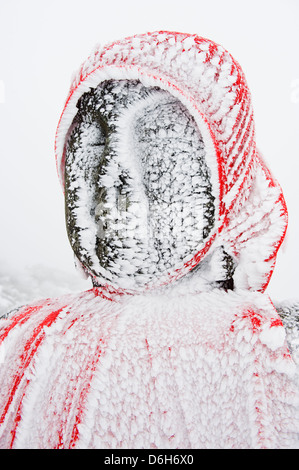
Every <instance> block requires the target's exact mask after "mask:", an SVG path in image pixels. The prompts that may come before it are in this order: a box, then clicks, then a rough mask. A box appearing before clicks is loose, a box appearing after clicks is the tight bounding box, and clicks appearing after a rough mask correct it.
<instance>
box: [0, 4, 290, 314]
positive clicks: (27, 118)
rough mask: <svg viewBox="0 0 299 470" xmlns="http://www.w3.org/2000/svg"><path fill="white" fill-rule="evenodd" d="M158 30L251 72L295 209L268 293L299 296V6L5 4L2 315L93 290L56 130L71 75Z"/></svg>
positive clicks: (273, 160)
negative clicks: (104, 49) (70, 228)
mask: <svg viewBox="0 0 299 470" xmlns="http://www.w3.org/2000/svg"><path fill="white" fill-rule="evenodd" d="M155 30H170V31H179V32H187V33H197V34H198V35H200V36H204V37H207V38H209V39H212V40H213V41H215V42H217V43H219V44H221V45H222V46H223V47H224V48H225V49H227V50H228V51H229V52H230V53H231V54H232V55H233V56H234V58H235V59H236V60H237V61H238V62H239V63H240V65H241V67H242V68H243V70H244V73H245V76H246V78H247V82H248V84H249V88H250V90H251V94H252V99H253V107H254V112H255V123H256V138H257V145H258V147H259V149H260V150H261V152H262V154H263V156H264V158H265V160H266V162H267V163H268V165H269V167H270V169H271V171H272V172H273V174H274V176H275V177H276V178H277V179H278V181H279V183H280V184H281V186H282V188H283V191H284V195H285V199H286V202H287V206H288V211H289V228H288V233H287V239H286V241H285V242H284V244H283V246H282V248H281V250H280V252H279V255H278V260H277V264H276V269H275V271H274V274H273V277H272V280H271V282H270V285H269V287H268V293H269V294H270V296H271V297H272V298H273V299H277V300H282V299H289V298H293V299H296V298H297V299H298V298H299V292H298V291H299V288H298V271H299V269H298V266H299V250H298V246H297V239H298V236H299V222H298V210H297V204H298V194H299V193H298V191H299V190H298V173H299V162H298V155H299V134H298V128H299V57H298V48H299V1H298V0H283V1H280V0H259V1H256V0H252V1H250V2H249V1H248V2H247V1H240V0H226V1H222V0H209V1H208V0H207V1H202V0H184V1H178V0H151V1H147V2H142V1H137V0H126V1H120V0H114V1H102V0H84V1H78V0H59V1H58V0H51V1H37V0H26V1H24V0H23V1H22V0H0V158H1V172H0V175H1V176H0V215H1V218H0V223H1V230H0V250H1V251H0V314H1V313H4V312H6V311H8V310H10V309H11V308H13V307H15V306H17V305H21V304H22V303H26V302H30V301H32V300H34V299H39V298H43V297H50V296H56V295H61V294H63V293H67V292H70V291H80V290H85V289H89V288H91V284H90V281H85V280H83V279H81V277H80V275H79V273H78V272H77V271H76V270H75V267H74V262H73V254H72V250H71V248H70V245H69V243H68V239H67V235H66V229H65V222H64V200H63V194H62V190H61V187H60V185H59V182H58V177H57V173H56V165H55V157H54V137H55V131H56V126H57V124H58V120H59V117H60V114H61V112H62V109H63V105H64V101H65V99H66V97H67V93H68V89H69V86H70V80H71V76H72V74H73V72H74V71H76V70H77V69H78V68H79V66H80V64H81V63H82V62H83V61H84V60H85V59H86V58H87V56H88V55H89V54H90V53H91V51H92V49H93V48H94V46H95V45H96V44H97V43H100V44H105V43H106V42H110V41H113V40H116V39H120V38H123V37H125V36H130V35H133V34H136V33H144V32H147V31H155Z"/></svg>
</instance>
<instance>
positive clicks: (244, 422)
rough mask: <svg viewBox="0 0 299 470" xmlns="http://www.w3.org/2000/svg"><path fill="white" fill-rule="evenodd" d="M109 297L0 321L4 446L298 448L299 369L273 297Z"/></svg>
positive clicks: (66, 300)
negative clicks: (297, 379)
mask: <svg viewBox="0 0 299 470" xmlns="http://www.w3.org/2000/svg"><path fill="white" fill-rule="evenodd" d="M102 294H104V297H105V292H101V290H99V291H97V289H94V290H92V291H89V292H85V293H82V294H79V295H68V296H65V297H61V298H60V299H52V300H48V301H44V302H40V303H37V304H36V305H33V306H30V307H27V308H22V309H21V310H19V311H18V312H15V313H13V314H12V315H11V316H10V317H9V318H8V319H2V320H0V333H1V335H2V336H5V339H4V343H3V345H4V350H5V364H6V367H2V366H1V367H0V382H1V384H2V386H1V389H0V410H1V413H2V424H1V427H0V447H1V448H8V447H10V445H12V447H13V448H15V449H18V448H59V447H62V448H87V449H93V448H106V449H126V448H127V449H130V448H131V449H132V448H137V449H142V448H148V449H150V448H160V449H184V448H186V449H189V448H191V449H195V448H203V449H205V448H208V449H211V448H239V449H241V448H248V449H252V448H256V449H263V448H267V449H270V448H273V449H275V448H292V447H294V446H296V445H297V446H298V405H299V402H298V387H296V385H295V382H294V380H293V379H294V376H295V374H296V366H295V364H294V362H293V361H292V358H291V356H290V354H289V351H288V349H287V346H286V343H285V342H282V341H281V336H282V334H284V330H283V326H282V323H281V321H280V320H279V317H278V315H277V313H276V311H275V309H274V308H273V306H272V304H271V302H270V300H269V299H268V298H267V296H265V295H263V294H258V293H249V292H244V291H243V292H238V293H236V292H232V291H231V292H224V291H221V290H219V289H217V290H214V291H211V292H208V293H202V294H195V295H190V294H189V293H188V294H186V293H185V294H181V295H178V293H177V292H176V289H174V290H173V291H172V293H168V294H167V295H165V294H147V295H136V296H122V297H120V298H117V297H113V296H112V297H111V298H110V299H109V298H106V299H105V298H103V297H102ZM16 321H18V328H14V329H12V330H11V332H10V333H9V334H6V333H7V331H8V330H9V329H10V328H11V327H12V325H13V324H14V323H15V322H16ZM265 331H267V334H266V337H265V334H264V332H265ZM20 335H21V337H22V340H23V343H22V342H20V341H19V338H20ZM265 340H266V341H265ZM24 345H26V346H27V348H26V349H24V347H23V346H24ZM8 365H9V367H8ZM16 377H20V381H19V382H16ZM14 384H15V385H17V386H15V387H13V385H14ZM3 410H6V413H5V415H4V416H3Z"/></svg>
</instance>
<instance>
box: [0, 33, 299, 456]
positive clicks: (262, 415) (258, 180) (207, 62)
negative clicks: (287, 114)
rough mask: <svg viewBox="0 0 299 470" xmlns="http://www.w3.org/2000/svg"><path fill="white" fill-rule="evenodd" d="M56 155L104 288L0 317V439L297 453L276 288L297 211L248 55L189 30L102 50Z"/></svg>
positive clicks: (292, 374)
mask: <svg viewBox="0 0 299 470" xmlns="http://www.w3.org/2000/svg"><path fill="white" fill-rule="evenodd" d="M56 159H57V168H58V173H59V177H60V181H61V184H62V187H63V189H64V192H65V200H66V221H67V229H68V236H69V239H70V243H71V245H72V248H73V250H74V253H75V256H76V259H77V261H76V262H77V264H78V266H79V267H80V269H81V268H82V269H83V271H84V273H85V274H87V275H88V276H90V277H91V278H92V281H93V286H94V287H93V289H91V290H89V291H87V292H84V293H82V294H74V295H68V296H65V297H63V298H59V299H46V300H43V301H40V302H37V303H36V304H34V305H31V306H25V307H22V308H20V309H18V310H16V311H14V312H11V313H10V314H9V315H7V316H6V317H5V318H2V319H1V321H0V335H1V336H0V338H1V339H0V340H1V356H0V357H1V358H2V359H3V360H2V364H1V366H0V384H1V388H0V415H1V418H0V447H1V448H112V449H113V448H159V449H163V448H175V449H179V448H186V449H187V448H292V447H298V442H299V438H298V409H299V397H298V378H297V375H298V371H297V367H296V362H297V357H296V355H295V354H293V351H294V350H295V349H296V348H295V346H294V347H293V348H292V347H291V346H290V347H288V344H287V341H289V345H290V342H291V343H292V342H293V341H294V339H293V338H294V337H295V336H296V335H295V336H294V334H293V330H294V328H293V326H292V325H291V323H290V322H288V328H284V326H283V323H282V320H281V318H280V316H279V314H278V313H277V311H276V309H275V307H274V306H273V304H272V302H271V300H270V299H269V297H268V296H267V294H266V293H265V289H266V287H267V285H268V283H269V281H270V278H271V274H272V272H273V269H274V265H275V260H276V255H277V252H278V249H279V247H280V245H281V243H282V241H283V238H284V235H285V231H286V227H287V210H286V206H285V202H284V198H283V194H282V191H281V188H280V187H279V185H278V183H277V182H276V180H275V179H274V178H273V176H272V175H271V173H270V172H269V170H268V168H267V166H266V165H265V163H264V162H263V160H262V158H261V156H260V154H259V152H258V151H257V148H256V144H255V136H254V122H253V112H252V107H251V100H250V93H249V90H248V86H247V84H246V81H245V77H244V74H243V72H242V70H241V68H240V66H239V64H238V63H237V62H236V61H235V60H234V59H233V58H232V56H231V55H230V54H229V53H228V52H227V51H225V50H224V49H223V48H222V47H221V46H219V45H217V44H215V43H214V42H212V41H210V40H207V39H204V38H201V37H198V36H196V35H189V34H181V33H172V32H155V33H148V34H143V35H137V36H134V37H131V38H126V39H124V40H121V41H118V42H114V43H112V44H110V45H108V46H105V47H104V48H97V49H96V50H95V52H94V53H93V54H92V56H91V57H90V58H89V59H88V60H87V61H86V62H85V63H84V64H83V65H82V66H81V68H80V70H79V72H78V74H77V75H76V76H75V77H74V80H73V83H72V85H71V89H70V92H69V95H68V98H67V100H66V104H65V107H64V110H63V113H62V116H61V118H60V121H59V125H58V129H57V135H56ZM116 201H117V211H115V207H116V206H115V204H116ZM114 206H115V207H114ZM170 208H171V209H170ZM108 222H109V223H108ZM142 229H143V230H142ZM282 310H283V309H282ZM282 318H283V315H282ZM283 320H284V318H283ZM295 328H296V327H295ZM290 331H291V332H292V333H290ZM286 333H287V334H288V337H286ZM297 337H298V336H296V338H297ZM290 351H291V353H292V355H291V353H290Z"/></svg>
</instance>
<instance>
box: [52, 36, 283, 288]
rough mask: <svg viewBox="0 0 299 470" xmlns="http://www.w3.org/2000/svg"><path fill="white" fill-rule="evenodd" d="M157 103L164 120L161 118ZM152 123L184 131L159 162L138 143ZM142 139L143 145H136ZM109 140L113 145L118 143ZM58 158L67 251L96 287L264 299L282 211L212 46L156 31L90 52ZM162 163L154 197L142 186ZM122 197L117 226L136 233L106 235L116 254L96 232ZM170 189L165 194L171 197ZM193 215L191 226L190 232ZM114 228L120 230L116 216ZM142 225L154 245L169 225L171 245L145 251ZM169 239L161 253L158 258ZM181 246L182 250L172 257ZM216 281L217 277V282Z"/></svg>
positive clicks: (62, 125) (245, 96)
mask: <svg viewBox="0 0 299 470" xmlns="http://www.w3.org/2000/svg"><path fill="white" fill-rule="evenodd" d="M124 88H126V94H125V96H133V95H132V93H133V94H134V93H135V95H134V99H133V98H132V99H131V101H130V100H129V99H127V100H126V105H125V106H124V105H123V103H124V100H123V101H122V102H121V103H122V104H121V106H122V107H121V106H120V105H119V102H118V99H117V97H119V96H121V95H122V94H124V93H123V90H124ZM128 90H129V91H128ZM128 93H131V95H128ZM137 95H138V96H137ZM136 96H137V98H136ZM111 97H112V98H111ZM109 100H110V101H109ZM104 102H105V103H104ZM103 103H104V104H105V106H104V108H105V112H106V117H107V116H108V117H109V119H110V121H109V126H108V131H107V130H106V135H104V136H102V137H103V142H100V140H101V138H102V137H101V136H100V134H99V133H101V132H102V134H103V131H102V130H101V129H102V128H103V125H102V120H103V116H104V114H105V113H104V111H103V112H102V116H101V115H99V114H96V113H101V106H102V105H103ZM115 103H116V105H115ZM161 103H162V104H163V103H164V108H163V110H162V111H161V113H162V114H161V113H160V114H159V112H158V111H159V106H160V105H161ZM119 106H120V107H121V109H120V107H119ZM161 106H162V105H161ZM102 107H103V106H102ZM179 108H180V109H179ZM115 109H117V112H115V114H113V113H114V111H115ZM157 110H158V111H157ZM165 110H168V111H165ZM178 110H179V111H178ZM95 114H96V115H95ZM182 116H184V117H182ZM160 118H161V119H162V121H163V122H162V124H164V127H165V126H166V125H167V121H169V120H170V121H171V119H172V124H173V125H172V128H171V129H172V131H173V132H174V128H175V125H174V124H175V123H177V124H178V125H180V124H182V125H184V129H183V130H182V129H178V131H177V134H176V138H177V140H176V142H177V143H178V145H173V147H171V144H165V146H164V147H163V149H164V150H163V149H162V150H161V146H160V148H159V149H160V150H159V151H153V139H152V138H151V137H149V139H148V140H147V139H146V138H145V137H144V135H145V134H146V132H147V135H150V131H151V130H153V129H152V127H153V126H152V124H151V125H148V123H149V122H152V123H153V122H154V123H155V124H156V126H157V128H158V130H159V131H160V133H161V125H160V127H159V119H160ZM104 124H105V123H104ZM147 125H148V129H147V131H146V126H147ZM104 127H105V125H104ZM106 127H107V125H106ZM162 127H163V126H162ZM100 128H101V129H100ZM99 129H100V130H99ZM132 129H133V130H132ZM140 129H141V130H142V132H143V134H142V137H140V139H139V137H138V135H139V134H138V133H140V132H141V131H140ZM144 129H145V130H144ZM190 129H191V130H190ZM194 129H195V130H196V131H194ZM168 131H169V128H168V130H167V132H168ZM113 132H114V133H116V134H117V138H116V141H115V142H114V141H113ZM104 134H105V132H104ZM136 136H137V137H136ZM188 136H189V137H188ZM192 136H193V137H192ZM194 136H195V137H194ZM136 139H137V144H136ZM138 139H139V140H138ZM192 139H193V141H192V143H191V144H190V141H191V140H192ZM184 140H185V141H187V140H188V142H189V143H188V147H187V149H186V147H185V148H184V146H183V148H182V149H181V151H178V147H179V145H183V142H184ZM107 142H108V144H107ZM111 142H112V143H113V142H114V146H113V151H110V153H109V152H108V153H107V151H106V153H105V151H103V149H107V146H108V147H109V145H110V144H111ZM147 142H148V143H147ZM138 145H139V147H138ZM136 148H137V150H138V151H136ZM149 148H150V149H151V150H150V151H149V150H148V149H149ZM169 148H171V149H172V150H173V152H172V155H174V152H176V154H175V157H173V159H175V161H172V160H171V156H167V149H169ZM99 149H100V150H99ZM55 151H56V160H57V169H58V173H59V178H60V181H61V184H62V186H63V188H64V190H65V194H66V212H67V226H68V234H69V238H70V242H71V245H72V247H73V249H74V252H75V255H76V257H77V258H78V259H79V263H80V264H81V265H82V266H83V269H84V270H85V271H87V272H88V274H89V275H90V276H91V277H92V279H93V283H94V285H95V286H105V287H106V288H107V289H109V290H112V291H113V290H114V291H115V290H116V291H127V292H138V291H144V290H147V289H152V288H156V287H160V286H165V285H169V284H171V285H173V282H174V281H176V285H179V284H180V282H181V281H184V280H187V281H188V283H189V284H190V285H192V282H193V281H194V282H193V285H195V286H196V285H199V284H200V280H201V282H202V279H204V280H205V283H206V284H208V283H210V284H211V285H213V286H215V282H219V281H225V280H226V281H229V286H230V287H231V288H232V287H234V288H236V289H249V290H252V291H261V292H263V291H264V290H265V289H266V287H267V285H268V283H269V280H270V277H271V274H272V272H273V269H274V265H275V260H276V255H277V251H278V249H279V247H280V245H281V243H282V241H283V238H284V235H285V231H286V227H287V209H286V205H285V201H284V198H283V194H282V191H281V189H280V187H279V185H278V183H277V182H276V180H275V179H274V178H273V176H272V175H271V173H270V171H269V170H268V168H267V166H266V164H265V162H264V161H263V160H262V157H261V155H260V153H259V152H258V150H257V147H256V142H255V130H254V120H253V110H252V104H251V98H250V92H249V89H248V86H247V83H246V80H245V77H244V74H243V71H242V69H241V67H240V65H239V64H238V63H237V62H236V60H235V59H234V58H233V57H232V56H231V55H230V54H229V53H228V52H227V51H226V50H225V49H224V48H223V47H221V46H220V45H218V44H216V43H214V42H213V41H210V40H208V39H204V38H202V37H198V36H197V35H190V34H182V33H177V32H165V31H162V32H154V33H147V34H140V35H135V36H133V37H129V38H126V39H123V40H120V41H116V42H113V43H111V44H108V45H107V46H105V47H103V48H100V47H98V48H96V49H95V51H94V53H93V54H92V55H91V56H90V57H89V58H88V59H87V60H86V61H85V62H84V63H83V64H82V66H81V67H80V70H79V71H78V73H77V74H76V76H75V77H74V79H73V82H72V84H71V88H70V91H69V94H68V97H67V100H66V103H65V106H64V109H63V112H62V115H61V118H60V121H59V125H58V128H57V134H56V141H55ZM136 153H137V157H138V158H137V160H138V161H137V160H136ZM112 154H113V155H112ZM147 154H148V155H150V156H149V157H146V155H147ZM103 155H104V156H105V157H103ZM107 155H108V157H107ZM111 155H112V157H113V158H112V157H111ZM140 155H141V157H140ZM106 157H107V158H106ZM140 162H141V163H140ZM177 162H178V170H175V168H177V167H175V165H176V164H177ZM162 163H163V164H165V165H166V170H165V172H166V174H168V175H172V177H173V176H174V177H173V178H172V180H168V183H167V179H165V178H164V180H163V181H164V184H165V186H164V187H163V188H161V185H160V186H159V177H157V180H158V186H157V185H156V186H155V184H156V182H157V181H156V182H155V181H154V177H153V176H148V178H151V180H150V182H148V181H149V180H147V179H146V178H147V175H153V170H154V169H155V168H157V167H159V165H160V164H162ZM95 174H96V175H98V179H97V180H96V178H95V176H94V175H95ZM164 174H165V173H164ZM66 175H67V177H66ZM99 175H100V176H99ZM158 176H159V175H158ZM197 176H198V177H199V183H198V186H197V183H196V181H197V180H196V177H197ZM126 178H127V179H126ZM188 178H189V179H188ZM86 181H87V182H88V183H86ZM124 181H125V182H124ZM128 181H129V183H128ZM180 181H181V183H180V184H179V182H180ZM184 182H185V187H184ZM125 185H126V186H127V193H126V194H129V203H128V206H130V208H129V209H128V210H127V212H126V217H127V218H126V221H128V216H130V217H131V218H130V219H129V220H130V221H131V223H133V226H132V225H131V227H133V230H132V231H131V234H129V235H128V234H126V236H124V235H123V232H122V234H121V236H119V237H117V236H115V234H116V231H115V230H114V229H113V230H114V231H112V232H113V233H112V235H111V236H110V239H112V240H113V242H111V243H110V242H109V241H108V242H107V239H105V237H104V238H103V237H102V241H101V236H100V235H99V221H100V224H101V227H102V228H103V227H104V225H105V223H106V222H107V220H108V219H109V217H110V219H111V218H112V215H111V214H112V213H113V208H112V209H111V201H112V199H113V198H112V196H111V194H112V193H111V191H114V193H113V194H114V196H113V197H114V198H115V197H116V196H115V188H116V187H118V188H120V187H121V188H122V189H121V190H119V189H118V191H119V194H120V196H121V197H122V195H123V187H124V186H125ZM138 185H139V186H138ZM140 187H142V189H141V190H140ZM155 187H158V189H157V190H156V191H155ZM95 188H96V189H95ZM109 188H110V189H109ZM138 188H139V190H138ZM167 188H171V194H170V196H167V194H166V189H167ZM109 191H110V192H109ZM138 191H139V192H138ZM103 192H104V193H105V197H104V198H102V200H101V195H102V194H103ZM141 193H142V194H141ZM157 193H159V197H160V196H161V194H163V195H165V201H166V203H165V211H166V212H165V211H164V206H163V203H162V202H161V201H162V198H161V197H160V198H157V197H155V195H156V194H157ZM109 194H110V196H109ZM126 197H127V196H126ZM167 197H168V199H167ZM175 198H176V200H177V201H178V203H179V204H181V205H180V206H179V209H177V210H175V209H173V211H172V214H170V215H169V214H168V213H167V210H166V206H168V207H169V205H170V204H169V201H170V200H171V202H172V204H173V202H174V200H175ZM188 198H189V199H188ZM155 199H156V200H157V201H158V202H157V204H156V205H155V204H154V201H155ZM144 200H145V201H144ZM199 200H203V201H204V202H203V203H202V204H201V206H198V205H197V203H198V201H199ZM99 201H101V204H100V208H99ZM126 201H127V199H126V200H125V202H124V204H125V205H126V204H127V202H126ZM142 201H143V202H144V204H145V205H146V206H147V212H146V213H145V215H144V213H143V212H142V211H141V210H140V207H141V206H142ZM182 201H183V202H182ZM188 201H189V202H188ZM190 201H191V202H190ZM103 204H104V206H103ZM105 204H106V206H105ZM109 204H110V205H109ZM121 204H123V200H122V199H121ZM190 204H191V206H192V210H190ZM112 205H113V204H112ZM142 207H143V206H142ZM172 207H174V206H172ZM141 212H142V214H143V215H142V214H141ZM190 212H192V214H191V216H192V217H191V219H192V221H193V222H192V224H191V226H190V230H189V232H188V215H190ZM178 213H179V214H180V218H178ZM174 214H175V215H174ZM97 216H98V217H97ZM95 220H97V223H98V225H96V223H95ZM113 220H114V222H115V220H118V222H119V214H118V215H117V216H115V217H114V219H113ZM136 220H138V223H137V224H136V223H135V222H136ZM148 220H151V221H154V222H152V227H151V228H153V226H154V227H158V232H159V233H160V235H161V231H162V228H161V227H162V226H163V223H164V225H165V227H169V226H170V225H171V224H172V225H171V234H167V236H165V233H164V235H163V233H162V236H160V239H162V238H163V237H164V238H163V240H164V241H161V240H160V241H159V243H160V245H159V246H160V252H159V250H158V249H156V251H155V250H154V248H153V247H156V246H157V243H158V242H157V239H158V238H159V237H158V236H157V235H152V236H151V237H149V240H150V241H149V240H148V239H147V241H146V243H145V244H144V240H143V241H142V242H141V241H140V240H141V238H142V237H141V236H140V237H138V233H139V232H138V231H140V229H142V228H144V226H147V224H148ZM179 220H181V223H179ZM132 221H133V222H132ZM134 221H135V222H134ZM163 221H164V222H163ZM170 221H172V222H170ZM194 221H198V224H199V225H200V231H201V232H200V233H201V236H199V235H198V236H197V233H196V230H197V229H198V227H199V226H198V225H197V222H194ZM134 223H135V225H134ZM155 224H156V225H155ZM70 227H71V228H70ZM177 227H181V232H180V237H179V238H178V237H176V238H175V237H174V235H173V234H174V230H175V228H177ZM114 228H115V227H114ZM165 230H166V228H165ZM182 233H183V235H184V236H182ZM186 234H187V235H186ZM188 234H189V235H188ZM166 238H167V240H168V245H167V246H166V248H165V249H164V251H163V249H161V246H162V245H163V243H164V242H165V240H166ZM178 239H179V240H180V243H178ZM188 240H189V241H188ZM190 240H191V241H190ZM109 243H110V244H109ZM182 243H183V244H184V243H185V245H184V246H183V248H182V247H181V246H179V245H182ZM150 244H152V245H151V246H152V250H151V249H150V248H149V246H150ZM161 244H162V245H161ZM164 244H165V243H164ZM163 246H164V245H163ZM145 252H146V255H145V254H144V253H145ZM117 253H118V255H117ZM119 253H120V254H119ZM138 253H139V254H140V253H141V254H140V256H139V258H138ZM167 253H168V255H167ZM167 256H168V258H167ZM166 258H167V259H168V260H169V261H168V262H166V261H165V260H166ZM149 260H150V261H149ZM160 260H162V261H161V262H160ZM159 262H160V264H159ZM224 265H225V268H223V266H224ZM223 269H224V271H225V272H226V274H225V275H222V274H221V270H222V271H223ZM191 280H192V281H191ZM213 283H214V284H213ZM222 285H223V286H224V287H225V286H226V287H227V284H225V283H224V284H222Z"/></svg>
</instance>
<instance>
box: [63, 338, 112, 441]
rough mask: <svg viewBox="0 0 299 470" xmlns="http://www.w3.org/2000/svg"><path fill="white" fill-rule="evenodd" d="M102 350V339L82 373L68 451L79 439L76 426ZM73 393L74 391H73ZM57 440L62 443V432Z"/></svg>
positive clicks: (80, 418)
mask: <svg viewBox="0 0 299 470" xmlns="http://www.w3.org/2000/svg"><path fill="white" fill-rule="evenodd" d="M102 349H103V343H102V338H101V339H100V340H99V343H98V345H97V349H96V352H95V354H94V355H93V356H92V357H91V358H90V362H89V364H88V366H87V367H86V369H85V371H83V372H85V377H84V379H83V380H82V382H83V387H82V389H81V392H80V398H79V407H78V411H77V414H76V416H75V420H74V425H73V430H72V436H71V439H70V442H69V446H68V447H69V448H70V449H71V448H74V447H75V445H76V442H77V440H78V438H79V429H78V426H79V424H80V423H81V421H82V417H83V414H84V410H85V405H86V399H87V395H88V392H89V389H90V386H91V382H92V379H93V376H94V373H95V370H96V367H97V364H98V362H99V359H100V357H101V355H102ZM74 392H75V390H74ZM59 440H60V441H61V440H62V441H63V434H62V430H61V431H60V433H59Z"/></svg>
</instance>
